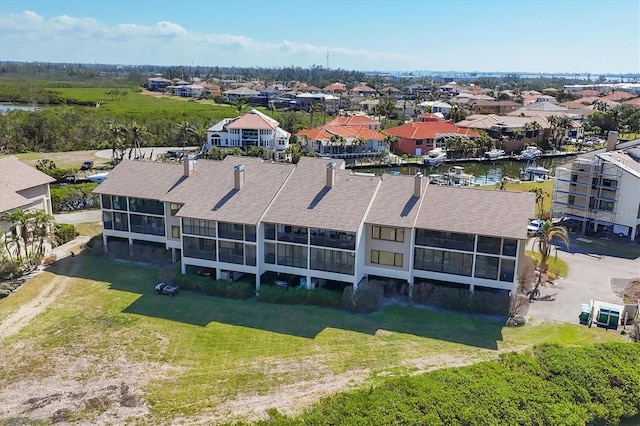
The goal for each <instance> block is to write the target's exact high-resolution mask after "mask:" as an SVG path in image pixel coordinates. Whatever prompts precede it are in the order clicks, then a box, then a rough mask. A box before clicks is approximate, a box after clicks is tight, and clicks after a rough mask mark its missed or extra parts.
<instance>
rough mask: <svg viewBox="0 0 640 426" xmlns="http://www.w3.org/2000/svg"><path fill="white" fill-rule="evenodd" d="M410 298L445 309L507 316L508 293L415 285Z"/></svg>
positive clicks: (445, 286) (431, 284)
mask: <svg viewBox="0 0 640 426" xmlns="http://www.w3.org/2000/svg"><path fill="white" fill-rule="evenodd" d="M412 298H413V300H414V301H415V302H416V303H421V304H433V305H436V306H439V307H441V308H445V309H455V310H461V311H465V312H466V311H471V312H477V313H485V314H495V315H507V314H508V313H509V293H508V292H506V291H492V290H484V289H479V288H476V289H475V291H474V292H473V293H471V292H470V291H469V290H468V289H467V288H466V287H462V286H447V285H441V284H433V283H428V282H426V283H416V284H414V286H413V292H412Z"/></svg>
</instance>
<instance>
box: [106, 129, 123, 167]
mask: <svg viewBox="0 0 640 426" xmlns="http://www.w3.org/2000/svg"><path fill="white" fill-rule="evenodd" d="M109 133H111V136H112V137H113V141H112V143H111V150H112V151H111V163H113V165H116V164H118V163H119V162H120V161H122V159H123V158H124V150H125V146H126V144H125V139H126V135H127V129H126V128H125V127H124V126H123V125H121V124H116V123H110V124H109Z"/></svg>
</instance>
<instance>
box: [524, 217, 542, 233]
mask: <svg viewBox="0 0 640 426" xmlns="http://www.w3.org/2000/svg"><path fill="white" fill-rule="evenodd" d="M542 225H544V220H541V219H534V220H532V221H531V222H529V225H527V235H530V236H531V235H538V234H539V233H541V232H542Z"/></svg>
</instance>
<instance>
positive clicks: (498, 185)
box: [496, 176, 509, 191]
mask: <svg viewBox="0 0 640 426" xmlns="http://www.w3.org/2000/svg"><path fill="white" fill-rule="evenodd" d="M508 181H509V180H508V179H507V177H506V176H502V178H500V180H499V181H497V182H496V189H499V190H500V191H504V190H506V189H507V182H508Z"/></svg>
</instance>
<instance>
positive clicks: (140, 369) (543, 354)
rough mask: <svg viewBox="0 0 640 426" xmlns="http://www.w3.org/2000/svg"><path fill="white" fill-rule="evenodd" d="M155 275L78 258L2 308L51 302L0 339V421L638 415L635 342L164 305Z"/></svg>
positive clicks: (11, 312) (181, 301)
mask: <svg viewBox="0 0 640 426" xmlns="http://www.w3.org/2000/svg"><path fill="white" fill-rule="evenodd" d="M159 275H160V271H159V270H158V269H152V268H147V267H143V266H138V265H133V264H126V263H114V262H111V261H108V260H106V259H102V258H96V257H92V256H87V255H85V254H83V255H76V256H75V257H73V258H71V257H67V258H64V259H61V260H59V261H58V262H56V264H55V265H54V266H53V267H52V268H50V269H49V270H48V271H47V272H44V273H42V274H40V275H39V276H37V277H35V278H33V279H31V280H30V281H28V282H27V283H26V284H25V285H23V286H22V287H21V288H20V290H19V291H17V292H16V293H14V294H13V295H11V297H8V298H6V299H3V300H2V301H0V324H2V325H3V326H4V325H6V324H7V323H9V322H10V321H12V317H13V316H15V315H16V312H17V311H18V309H19V308H20V307H21V306H22V305H24V304H25V303H26V302H28V301H33V300H36V301H38V300H43V301H49V299H51V300H50V301H49V302H50V303H49V304H48V305H47V308H46V309H43V311H42V312H41V313H40V314H38V315H36V316H34V317H33V319H32V320H31V322H30V323H29V326H28V327H23V328H21V329H19V330H17V331H16V332H14V333H12V334H10V335H6V336H4V337H3V338H2V347H3V350H2V352H3V357H2V359H1V360H0V389H2V391H0V407H2V409H0V424H11V422H13V421H16V419H22V420H24V421H28V422H32V423H36V424H38V423H44V424H47V423H51V422H57V421H66V422H74V421H79V422H84V423H102V424H122V423H127V422H134V423H138V424H162V423H177V424H194V423H200V424H217V423H224V422H237V421H241V422H256V421H258V422H260V421H262V422H263V423H264V424H266V422H274V423H275V424H301V423H304V424H354V423H366V424H388V423H389V422H391V420H393V419H395V420H394V421H396V422H401V423H406V424H424V422H425V419H428V420H429V423H430V424H456V423H459V424H479V423H477V422H479V421H480V420H481V419H482V420H483V421H482V424H497V423H499V421H498V420H496V421H494V420H493V419H500V418H503V419H511V421H508V422H507V423H518V422H520V423H521V424H536V423H540V422H542V423H545V422H546V423H551V424H553V423H554V421H553V420H554V419H563V420H564V422H565V423H567V424H576V425H577V424H585V423H615V422H616V421H617V419H619V418H620V417H622V416H632V415H634V414H636V413H637V412H638V408H639V407H638V402H637V401H640V390H639V387H640V385H639V384H640V366H639V365H638V364H637V363H636V362H634V360H637V359H638V357H639V356H640V352H639V349H640V346H638V345H635V344H631V343H624V342H625V339H624V338H623V337H622V336H620V335H619V334H617V333H611V332H606V331H604V330H601V329H596V328H591V329H589V328H585V327H581V326H578V325H571V324H560V323H553V322H541V321H537V320H534V321H531V322H530V323H529V324H527V325H526V326H524V327H519V328H504V327H503V325H502V323H500V322H496V321H491V320H489V319H483V318H478V317H473V316H468V315H458V314H455V313H449V312H447V311H436V310H429V309H421V308H414V307H402V306H386V307H384V308H383V309H381V310H380V311H377V312H375V313H372V314H354V313H349V312H344V311H340V310H335V309H328V308H320V307H315V306H299V305H293V306H289V305H287V306H283V305H275V304H269V303H258V302H257V301H256V300H255V299H249V300H231V299H222V298H218V297H210V296H205V295H202V294H200V293H196V292H190V291H185V292H181V293H180V295H179V296H177V297H163V296H158V295H155V294H153V286H154V284H155V283H156V282H157V280H158V278H159ZM51 282H55V286H54V287H55V290H53V289H52V288H50V287H51V286H50V285H49V284H50V283H51ZM52 292H55V294H52ZM256 343H258V344H256ZM514 351H518V352H515V353H514ZM522 351H524V352H522ZM449 367H453V368H449ZM443 368H444V369H443ZM442 369H443V370H442ZM433 370H438V371H433ZM565 373H566V374H565ZM443 384H444V386H443ZM568 384H571V386H568ZM61 385H63V386H62V387H61ZM349 390H351V391H349ZM344 391H349V392H347V393H345V394H342V393H340V392H344ZM332 395H334V396H332ZM324 397H329V398H328V399H323V398H324ZM576 407H578V408H576ZM488 410H493V411H488ZM500 416H503V417H500ZM471 419H478V420H474V421H471ZM22 420H21V421H22ZM484 420H486V422H485V421H484ZM474 422H475V423H474Z"/></svg>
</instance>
